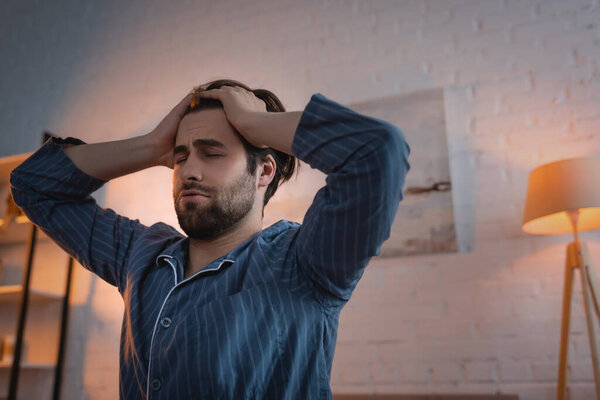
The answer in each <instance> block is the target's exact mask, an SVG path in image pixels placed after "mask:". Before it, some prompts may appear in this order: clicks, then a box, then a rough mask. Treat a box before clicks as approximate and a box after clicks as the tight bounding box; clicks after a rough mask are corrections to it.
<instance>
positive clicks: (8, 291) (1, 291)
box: [0, 285, 62, 304]
mask: <svg viewBox="0 0 600 400" xmlns="http://www.w3.org/2000/svg"><path fill="white" fill-rule="evenodd" d="M22 292H23V288H22V286H21V285H0V303H3V304H6V303H11V302H16V303H18V302H19V301H21V294H22ZM29 296H30V297H29V299H30V300H32V301H38V302H44V301H56V300H60V299H62V296H61V295H59V294H55V293H51V292H46V291H43V290H38V289H29Z"/></svg>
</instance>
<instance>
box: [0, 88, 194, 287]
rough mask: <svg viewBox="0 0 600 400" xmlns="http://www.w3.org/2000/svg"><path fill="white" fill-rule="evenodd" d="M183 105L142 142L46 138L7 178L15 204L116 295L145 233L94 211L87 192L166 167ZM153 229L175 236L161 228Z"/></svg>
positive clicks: (139, 226) (119, 218)
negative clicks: (114, 180) (117, 179)
mask: <svg viewBox="0 0 600 400" xmlns="http://www.w3.org/2000/svg"><path fill="white" fill-rule="evenodd" d="M189 100H191V98H190V97H189V96H186V98H185V99H184V100H183V101H182V102H181V103H180V104H179V105H178V106H176V107H175V108H174V109H173V110H172V111H171V112H170V113H169V115H167V117H165V118H164V119H163V121H161V123H160V124H159V125H158V126H157V127H156V128H155V129H154V130H153V131H152V132H151V133H149V134H147V135H144V136H141V137H137V138H133V139H126V140H122V141H115V142H106V143H97V144H87V143H85V142H83V141H82V140H80V139H76V138H72V137H69V138H66V139H62V138H51V139H50V140H49V141H47V142H46V143H44V145H43V146H42V147H41V148H40V149H38V150H37V151H36V152H35V153H34V154H32V155H31V156H30V157H29V158H28V159H27V160H25V161H24V162H23V163H22V164H21V165H19V166H18V167H17V168H15V169H14V170H13V171H12V173H11V175H10V184H11V191H12V195H13V198H14V200H15V203H16V204H17V205H18V206H19V207H20V208H21V209H22V210H23V212H24V213H25V214H26V215H27V217H28V218H29V219H30V220H31V221H32V222H33V223H35V224H36V225H38V226H39V227H40V228H41V229H42V230H43V231H44V232H45V233H46V234H47V235H48V236H49V237H51V238H52V239H53V240H54V241H55V242H56V243H57V244H58V245H59V246H60V247H61V248H63V250H65V251H66V252H67V253H68V254H70V255H71V256H73V257H74V258H75V259H76V260H77V261H78V262H79V263H80V264H81V265H82V266H84V267H85V268H87V269H89V270H90V271H92V272H94V273H95V274H97V275H98V276H100V277H101V278H102V279H104V280H105V281H107V282H108V283H110V284H112V285H115V286H117V287H118V288H119V290H120V291H121V292H122V291H123V290H124V289H125V285H126V279H124V278H125V277H126V274H125V273H124V269H125V266H126V265H127V261H128V260H129V259H130V256H131V257H136V255H135V254H133V255H132V254H131V252H132V247H133V243H135V242H136V239H137V238H138V237H140V235H142V234H143V232H145V231H146V230H147V229H148V227H147V226H145V225H143V224H141V223H140V221H139V220H137V219H136V220H132V219H129V218H127V217H124V216H121V215H118V214H116V213H115V212H114V211H113V210H111V209H102V208H100V207H99V206H98V205H97V204H96V201H95V200H94V198H93V197H91V193H93V192H94V191H96V190H97V189H99V188H100V187H101V186H102V185H104V183H106V181H107V180H109V179H112V178H114V177H117V176H121V175H124V174H127V173H130V172H134V171H137V170H140V169H143V168H147V167H149V166H153V165H166V164H168V162H172V157H173V156H172V152H173V144H174V135H175V134H176V131H177V126H178V124H179V121H180V119H181V118H180V117H179V115H180V114H179V111H180V108H184V107H187V104H184V103H185V102H186V101H187V102H188V104H189ZM178 107H179V108H178ZM160 139H162V140H160ZM161 143H162V144H161ZM167 148H168V149H167ZM161 149H162V152H161V151H160V150H161ZM163 163H164V164H163ZM158 225H160V224H158ZM163 225H164V224H163ZM157 228H159V229H164V230H165V231H164V233H165V234H166V235H169V234H170V235H172V236H173V237H176V236H181V235H180V234H179V233H178V232H177V231H175V229H173V228H170V227H167V226H166V225H165V226H161V227H157Z"/></svg>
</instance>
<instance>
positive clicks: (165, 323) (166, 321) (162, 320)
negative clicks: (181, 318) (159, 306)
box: [160, 317, 171, 328]
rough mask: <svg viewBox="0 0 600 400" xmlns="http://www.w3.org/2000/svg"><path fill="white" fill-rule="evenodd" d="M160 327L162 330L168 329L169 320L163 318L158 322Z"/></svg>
mask: <svg viewBox="0 0 600 400" xmlns="http://www.w3.org/2000/svg"><path fill="white" fill-rule="evenodd" d="M160 325H161V326H162V327H163V328H168V327H170V326H171V318H169V317H164V318H163V319H161V320H160Z"/></svg>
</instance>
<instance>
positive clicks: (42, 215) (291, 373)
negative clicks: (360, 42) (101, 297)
mask: <svg viewBox="0 0 600 400" xmlns="http://www.w3.org/2000/svg"><path fill="white" fill-rule="evenodd" d="M259 97H260V98H259ZM280 104H281V103H280V102H279V101H278V100H277V98H276V97H275V96H274V95H272V93H270V92H268V91H264V90H259V89H256V90H250V89H249V88H248V87H246V86H245V85H242V84H241V83H239V82H235V81H227V80H223V81H215V82H211V83H208V84H206V85H203V86H200V87H198V88H197V89H196V90H194V91H193V93H191V94H189V95H187V96H186V97H185V98H184V99H183V100H182V101H181V102H180V103H179V104H178V105H177V106H175V108H174V109H173V110H172V111H171V112H170V113H169V114H168V115H167V116H166V117H165V118H164V119H163V120H162V121H161V122H160V123H159V124H158V126H157V127H156V128H155V129H154V130H152V131H151V132H150V133H148V134H146V135H143V136H139V137H135V138H132V139H126V140H121V141H115V142H105V143H97V144H85V143H84V142H83V141H81V140H79V139H75V138H66V139H61V138H52V139H51V140H49V141H48V142H46V143H45V144H44V145H43V146H42V147H41V148H40V149H39V150H38V151H37V152H36V153H35V154H33V155H32V156H31V157H30V158H29V159H27V160H26V161H25V162H24V163H23V164H21V165H20V166H19V167H18V168H16V169H15V170H14V171H13V173H12V174H11V180H10V182H11V187H12V193H13V196H14V199H15V201H16V203H17V204H18V205H19V206H20V207H21V208H22V209H23V210H24V212H25V213H26V214H27V215H28V217H29V218H30V219H31V220H32V221H33V222H35V223H36V224H37V225H39V226H40V227H41V229H42V230H43V231H44V232H45V233H46V234H48V235H49V236H50V237H52V238H53V239H54V240H55V241H56V242H57V243H58V244H59V245H60V246H61V247H62V248H63V249H64V250H65V251H67V252H68V253H69V254H71V255H72V256H73V257H75V258H76V259H77V260H78V261H79V263H81V264H82V265H83V266H84V267H86V268H88V269H89V270H91V271H93V272H94V273H96V274H97V275H99V276H100V277H101V278H102V279H104V280H105V281H107V282H108V283H110V284H112V285H114V286H116V287H117V289H118V290H119V292H120V293H121V295H122V296H123V300H124V303H125V313H124V317H123V326H122V335H121V353H120V397H121V398H122V399H200V398H202V399H262V398H265V399H330V398H331V390H330V386H329V378H330V372H331V364H332V360H333V354H334V348H335V341H336V337H337V325H338V318H339V313H340V310H341V309H342V307H343V306H344V304H346V302H347V301H348V300H349V299H350V296H351V293H352V290H353V289H354V287H355V286H356V284H357V282H358V280H359V279H360V277H361V276H362V274H363V271H364V268H365V267H366V265H367V264H368V262H369V260H370V259H371V257H373V256H375V255H378V254H379V252H380V248H381V245H382V243H383V242H384V241H385V240H386V239H387V238H388V237H389V234H390V227H391V224H392V222H393V220H394V216H395V213H396V210H397V207H398V203H399V201H400V200H401V198H402V187H403V184H404V178H405V175H406V173H407V171H408V169H409V165H408V162H407V158H408V154H409V151H410V149H409V146H408V145H407V144H406V142H405V140H404V138H403V136H402V134H401V132H400V131H398V130H397V129H396V128H395V127H394V126H392V125H390V124H389V123H386V122H384V121H381V120H378V119H375V118H371V117H368V116H363V115H360V114H358V113H356V112H354V111H352V110H350V109H348V108H346V107H343V106H341V105H339V104H337V103H335V102H333V101H331V100H329V99H327V98H326V97H325V96H323V95H321V94H315V95H313V96H312V97H311V99H310V101H309V103H308V104H307V106H306V108H305V109H304V111H302V112H300V111H298V112H285V111H284V110H283V107H282V106H281V107H279V109H278V105H280ZM267 111H280V112H267ZM294 156H296V157H298V158H299V159H300V160H303V161H305V162H307V163H308V164H309V165H310V166H311V167H313V168H318V169H319V170H321V171H322V172H324V173H326V174H327V175H328V177H327V185H326V186H325V187H323V188H321V189H320V190H319V192H318V193H317V195H316V196H315V199H314V201H313V203H312V205H311V207H310V208H309V210H308V212H307V213H306V216H305V217H304V221H303V223H302V224H298V223H295V222H290V221H285V220H281V221H279V222H277V223H275V224H273V225H271V226H270V227H268V228H266V229H264V230H261V221H262V216H263V213H262V210H263V207H264V205H265V204H266V203H267V201H268V198H269V197H270V196H272V194H273V193H274V191H275V190H276V189H277V186H278V185H279V184H280V183H281V182H282V181H285V180H286V179H289V177H291V176H292V174H293V170H294V162H295V159H294ZM155 165H164V166H168V167H170V168H173V199H174V205H175V210H176V212H177V217H178V221H179V223H180V225H181V227H182V229H183V230H184V232H185V233H186V234H187V236H183V235H181V234H180V233H179V232H178V231H177V230H175V229H174V228H172V227H170V226H168V225H166V224H164V223H156V224H153V225H152V226H150V227H148V226H144V225H143V224H141V223H140V222H139V220H131V219H128V218H126V217H124V216H120V215H117V214H116V213H115V212H114V211H113V210H111V209H102V208H100V207H99V206H98V205H97V204H96V202H95V201H94V199H93V198H92V197H91V196H90V194H91V193H92V192H93V191H95V190H96V189H98V188H99V187H100V186H102V185H103V184H104V183H105V182H107V181H108V180H110V179H113V178H115V177H118V176H122V175H124V174H128V173H131V172H134V171H138V170H141V169H144V168H148V167H151V166H155Z"/></svg>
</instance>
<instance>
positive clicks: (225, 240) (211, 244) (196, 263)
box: [184, 215, 262, 278]
mask: <svg viewBox="0 0 600 400" xmlns="http://www.w3.org/2000/svg"><path fill="white" fill-rule="evenodd" d="M247 217H248V218H247V220H246V219H243V220H241V221H240V224H239V225H238V226H236V227H234V228H233V229H232V230H231V231H229V232H227V233H225V234H224V235H222V236H220V237H218V238H216V239H213V240H198V239H193V238H190V240H189V251H188V259H187V263H186V265H185V271H184V278H187V277H188V276H191V275H193V274H195V273H196V272H198V271H200V270H201V269H203V268H204V267H205V266H206V265H208V264H209V263H210V262H211V261H214V260H216V259H217V258H219V257H221V256H223V255H225V254H227V253H229V252H230V251H231V250H233V249H235V248H236V247H238V246H239V245H240V244H242V243H244V242H245V241H246V240H248V239H249V238H250V237H252V235H254V234H255V233H257V232H259V231H260V230H261V229H262V221H261V219H258V218H253V217H252V216H251V215H248V216H247Z"/></svg>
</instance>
